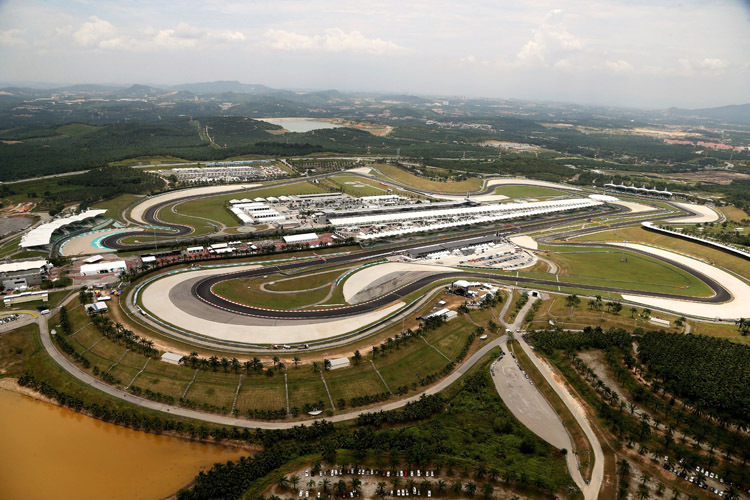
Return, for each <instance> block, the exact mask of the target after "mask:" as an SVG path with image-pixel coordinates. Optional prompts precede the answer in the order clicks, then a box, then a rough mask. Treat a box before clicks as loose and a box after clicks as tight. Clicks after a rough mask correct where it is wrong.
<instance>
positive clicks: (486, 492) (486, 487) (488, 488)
mask: <svg viewBox="0 0 750 500" xmlns="http://www.w3.org/2000/svg"><path fill="white" fill-rule="evenodd" d="M494 492H495V488H494V487H493V486H492V485H491V484H490V483H484V484H483V485H482V497H483V498H484V500H489V498H490V497H491V496H492V494H493V493H494Z"/></svg>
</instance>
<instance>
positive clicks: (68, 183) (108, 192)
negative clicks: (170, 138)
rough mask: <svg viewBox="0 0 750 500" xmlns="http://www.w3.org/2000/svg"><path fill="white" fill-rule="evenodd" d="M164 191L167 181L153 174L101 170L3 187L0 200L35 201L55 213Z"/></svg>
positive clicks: (129, 169)
mask: <svg viewBox="0 0 750 500" xmlns="http://www.w3.org/2000/svg"><path fill="white" fill-rule="evenodd" d="M1 169H2V167H0V170H1ZM164 188H165V184H164V181H163V180H162V179H161V178H160V177H159V176H157V175H156V174H152V173H150V172H146V171H143V170H140V169H134V168H130V167H99V168H95V169H93V170H91V171H90V172H88V173H85V174H80V175H71V176H66V177H60V178H56V179H47V180H45V181H40V182H39V183H19V184H3V185H2V186H0V198H8V199H15V200H19V199H24V200H26V199H28V200H33V201H35V202H36V203H37V204H38V205H39V207H41V208H47V209H50V210H52V212H53V213H54V212H59V211H60V210H61V209H62V208H63V206H64V205H65V204H67V203H71V202H81V207H82V208H85V207H87V206H89V205H92V204H94V203H96V202H97V201H100V200H105V199H109V198H113V197H115V196H117V195H120V194H125V193H129V194H150V193H155V192H158V191H161V190H163V189H164Z"/></svg>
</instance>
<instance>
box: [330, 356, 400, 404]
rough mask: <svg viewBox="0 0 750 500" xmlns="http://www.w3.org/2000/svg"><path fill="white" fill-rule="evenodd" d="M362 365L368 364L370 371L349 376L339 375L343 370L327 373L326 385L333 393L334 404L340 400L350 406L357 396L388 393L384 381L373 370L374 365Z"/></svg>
mask: <svg viewBox="0 0 750 500" xmlns="http://www.w3.org/2000/svg"><path fill="white" fill-rule="evenodd" d="M362 363H367V366H369V367H370V370H369V371H365V372H361V373H354V374H349V375H339V374H338V373H337V372H339V371H341V370H333V371H329V372H326V383H327V384H328V389H329V390H330V391H331V397H332V398H333V401H334V403H335V402H336V401H338V400H339V398H343V399H345V400H346V402H347V404H348V403H349V400H350V399H351V398H353V397H355V396H365V395H369V396H374V395H376V394H382V393H384V392H388V389H386V387H385V386H384V385H383V381H382V380H380V377H379V376H378V374H377V373H375V370H373V369H372V365H370V363H369V362H367V361H363V362H362Z"/></svg>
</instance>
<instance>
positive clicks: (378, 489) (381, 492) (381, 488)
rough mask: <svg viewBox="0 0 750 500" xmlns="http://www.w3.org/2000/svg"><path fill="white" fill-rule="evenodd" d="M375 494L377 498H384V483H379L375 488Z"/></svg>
mask: <svg viewBox="0 0 750 500" xmlns="http://www.w3.org/2000/svg"><path fill="white" fill-rule="evenodd" d="M375 494H376V495H377V496H379V497H384V496H385V482H383V481H379V482H378V485H377V487H376V488H375Z"/></svg>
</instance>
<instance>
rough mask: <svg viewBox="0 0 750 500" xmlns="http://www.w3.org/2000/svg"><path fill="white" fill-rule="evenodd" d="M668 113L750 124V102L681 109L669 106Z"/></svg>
mask: <svg viewBox="0 0 750 500" xmlns="http://www.w3.org/2000/svg"><path fill="white" fill-rule="evenodd" d="M667 113H668V114H670V115H674V116H681V117H685V118H703V119H708V120H717V121H722V122H730V123H741V124H744V125H750V103H747V104H731V105H729V106H719V107H718V108H702V109H681V108H669V109H668V110H667Z"/></svg>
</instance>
